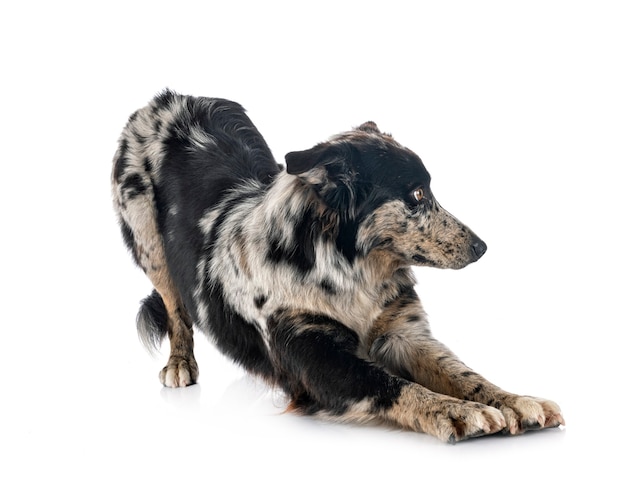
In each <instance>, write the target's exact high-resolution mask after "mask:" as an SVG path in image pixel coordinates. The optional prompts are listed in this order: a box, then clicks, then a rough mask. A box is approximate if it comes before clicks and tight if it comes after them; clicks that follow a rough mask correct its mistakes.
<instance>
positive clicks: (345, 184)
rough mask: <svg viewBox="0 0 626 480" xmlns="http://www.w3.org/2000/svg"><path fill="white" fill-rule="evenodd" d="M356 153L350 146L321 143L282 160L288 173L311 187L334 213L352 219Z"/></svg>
mask: <svg viewBox="0 0 626 480" xmlns="http://www.w3.org/2000/svg"><path fill="white" fill-rule="evenodd" d="M358 156H359V154H358V152H357V151H356V149H355V148H354V147H352V146H351V145H350V144H349V143H347V142H346V143H321V144H319V145H317V146H315V147H313V148H311V149H309V150H304V151H301V152H291V153H288V154H287V155H286V156H285V160H286V163H287V173H289V174H291V175H296V176H298V177H299V178H300V179H301V180H303V181H304V182H306V183H307V184H308V185H310V186H311V187H312V188H313V189H314V190H315V191H316V192H317V193H318V195H319V196H320V197H321V198H322V199H323V200H324V201H325V202H326V204H327V205H328V206H329V207H331V208H332V209H333V210H335V211H336V212H338V213H339V214H340V215H341V216H345V217H352V216H353V215H354V210H355V192H354V188H355V185H354V183H355V181H356V178H357V174H356V171H355V168H354V167H355V162H356V161H357V159H358Z"/></svg>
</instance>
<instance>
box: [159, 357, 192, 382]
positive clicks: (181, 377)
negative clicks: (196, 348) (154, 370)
mask: <svg viewBox="0 0 626 480" xmlns="http://www.w3.org/2000/svg"><path fill="white" fill-rule="evenodd" d="M159 379H160V380H161V383H162V384H163V385H164V386H166V387H173V388H176V387H186V386H188V385H193V384H194V383H196V380H197V379H198V364H197V363H196V359H195V358H194V357H193V355H192V356H191V357H179V356H172V357H170V359H169V361H168V362H167V365H166V366H165V367H164V368H163V370H161V373H160V374H159Z"/></svg>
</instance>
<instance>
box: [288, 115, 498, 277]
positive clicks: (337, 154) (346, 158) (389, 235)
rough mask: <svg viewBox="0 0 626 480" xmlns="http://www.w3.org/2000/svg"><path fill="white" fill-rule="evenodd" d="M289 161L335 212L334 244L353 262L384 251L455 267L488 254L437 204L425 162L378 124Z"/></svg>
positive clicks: (398, 258) (399, 259)
mask: <svg viewBox="0 0 626 480" xmlns="http://www.w3.org/2000/svg"><path fill="white" fill-rule="evenodd" d="M286 163H287V173H289V174H292V175H296V176H298V177H299V178H300V179H301V180H302V181H303V182H304V183H305V184H306V185H308V187H310V188H311V189H313V190H314V191H315V192H316V194H317V196H318V198H319V199H320V200H321V201H322V202H324V204H325V205H326V206H327V207H328V208H329V209H331V210H332V211H333V212H335V213H336V215H337V217H338V219H339V226H338V229H337V232H338V233H337V239H336V242H337V246H338V247H339V249H340V250H341V251H342V252H343V253H344V255H346V257H348V258H349V259H350V260H353V259H354V258H355V257H358V256H367V255H369V254H370V253H373V252H380V253H383V254H385V255H387V256H388V257H389V258H390V259H391V260H392V261H393V262H394V263H396V264H398V265H428V266H432V267H439V268H455V269H458V268H463V267H465V266H466V265H468V264H470V263H472V262H475V261H476V260H478V259H479V258H480V257H481V256H482V255H483V254H484V253H485V251H486V250H487V245H486V244H485V243H484V242H483V241H482V240H481V239H480V238H478V237H477V236H476V235H475V234H474V233H473V232H472V231H471V230H470V229H469V228H468V227H466V226H465V225H464V224H462V223H461V222H460V221H459V220H457V219H456V218H455V217H453V216H452V215H451V214H450V213H448V212H447V211H446V210H444V209H443V208H442V207H441V206H440V205H439V203H437V201H436V200H435V197H434V196H433V192H432V191H431V189H430V175H429V174H428V171H427V170H426V168H425V167H424V164H423V163H422V161H421V160H420V158H419V157H418V156H417V155H416V154H415V153H413V152H412V151H411V150H409V149H408V148H406V147H403V146H402V145H400V144H399V143H398V142H396V141H395V140H394V139H393V138H392V137H391V135H388V134H384V133H381V132H380V130H379V129H378V127H377V126H376V124H374V123H373V122H367V123H364V124H363V125H361V126H360V127H358V128H356V129H354V130H352V131H349V132H346V133H343V134H340V135H337V136H335V137H333V138H331V139H330V140H329V141H327V142H324V143H320V144H318V145H316V146H315V147H313V148H311V149H309V150H305V151H301V152H292V153H289V154H287V156H286Z"/></svg>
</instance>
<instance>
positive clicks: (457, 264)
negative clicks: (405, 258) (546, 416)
mask: <svg viewBox="0 0 626 480" xmlns="http://www.w3.org/2000/svg"><path fill="white" fill-rule="evenodd" d="M454 250H455V254H450V252H449V251H448V252H445V251H442V252H441V253H442V255H441V256H438V257H439V258H436V259H433V258H428V257H426V256H425V255H423V254H421V253H414V254H413V255H412V256H411V260H412V261H413V262H414V263H415V264H416V265H419V266H427V267H435V268H450V269H452V270H460V269H461V268H465V267H466V266H468V265H469V264H471V263H474V262H476V261H478V260H479V259H480V258H481V257H482V256H483V255H484V254H485V253H486V252H487V244H486V243H485V242H483V241H482V240H481V239H480V238H478V237H477V236H475V235H473V236H472V238H471V242H470V243H469V246H463V245H457V246H456V247H455V248H454Z"/></svg>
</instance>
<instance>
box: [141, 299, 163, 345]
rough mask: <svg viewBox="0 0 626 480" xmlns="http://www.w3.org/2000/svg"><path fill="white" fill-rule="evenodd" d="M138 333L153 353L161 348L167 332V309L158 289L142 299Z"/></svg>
mask: <svg viewBox="0 0 626 480" xmlns="http://www.w3.org/2000/svg"><path fill="white" fill-rule="evenodd" d="M137 333H138V334H139V339H140V340H141V343H143V345H144V346H145V347H146V348H147V349H148V351H149V352H151V353H154V352H155V351H156V350H158V349H159V347H160V346H161V342H162V341H163V338H164V337H165V335H166V334H167V310H166V309H165V303H163V299H162V298H161V295H159V293H158V292H157V291H156V290H153V291H152V293H151V294H150V295H148V296H147V297H146V298H144V299H143V300H142V301H141V306H140V307H139V313H138V314H137Z"/></svg>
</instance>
